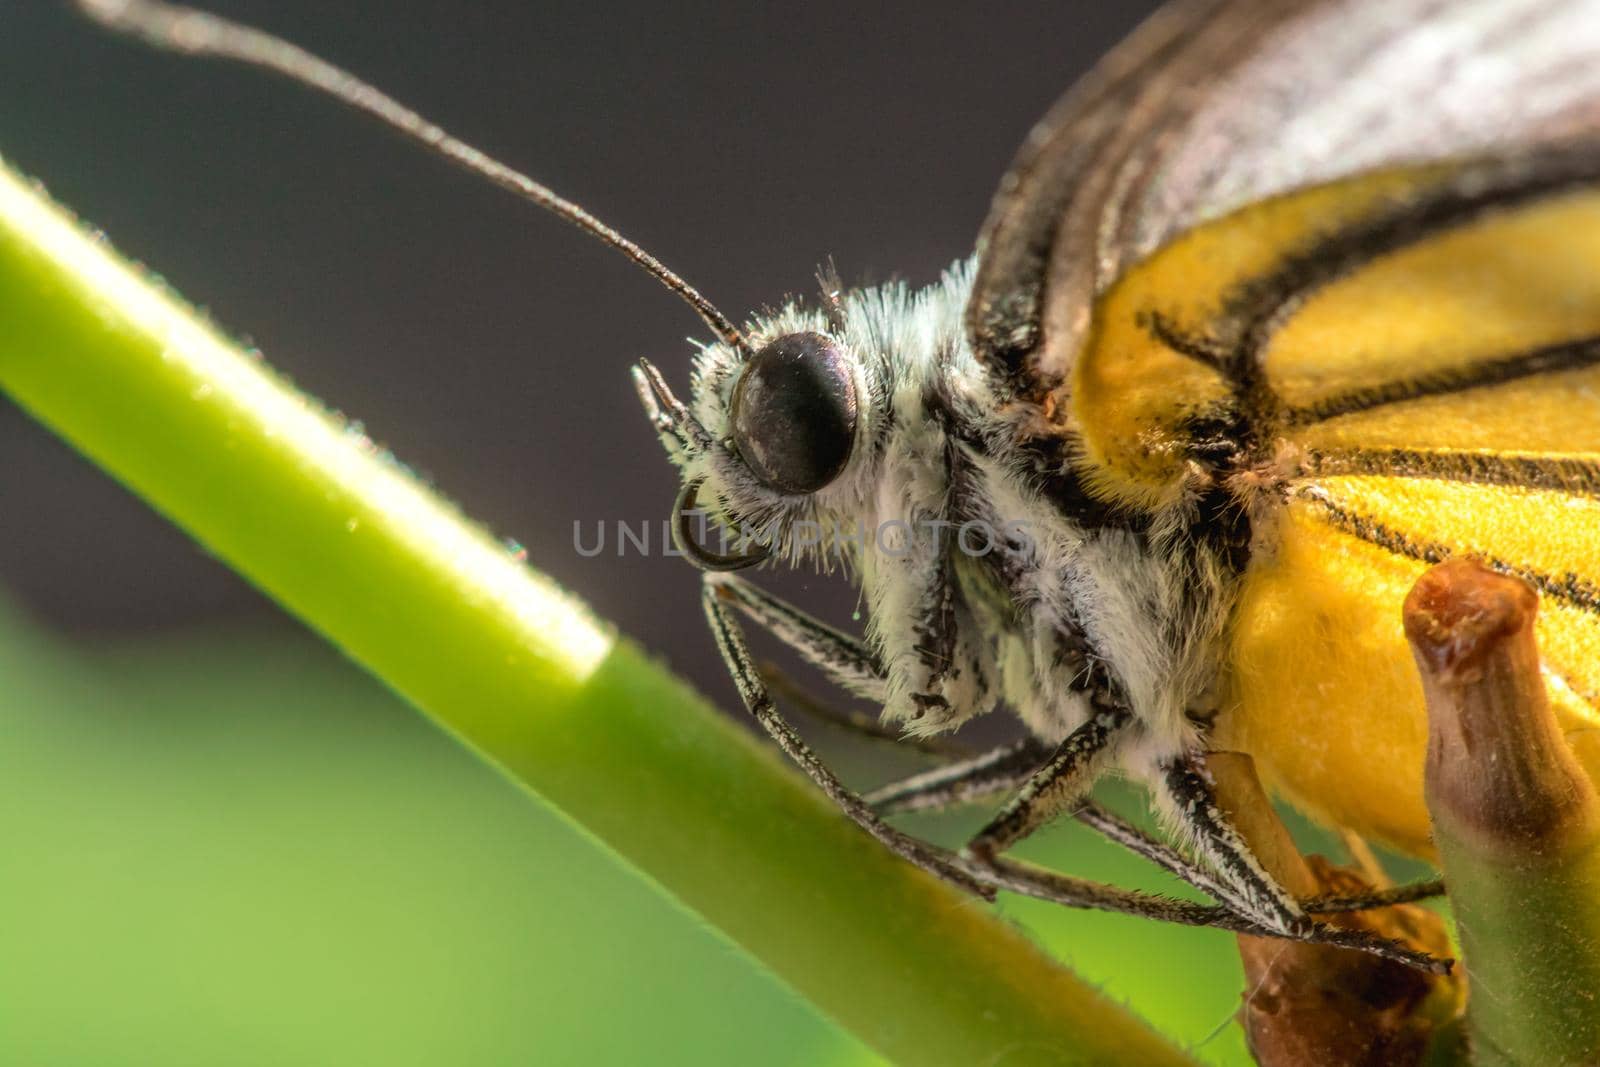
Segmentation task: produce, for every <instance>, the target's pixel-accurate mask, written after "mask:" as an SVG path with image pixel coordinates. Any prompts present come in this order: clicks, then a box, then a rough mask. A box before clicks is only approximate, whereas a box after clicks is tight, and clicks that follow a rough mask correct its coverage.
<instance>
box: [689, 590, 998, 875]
mask: <svg viewBox="0 0 1600 1067" xmlns="http://www.w3.org/2000/svg"><path fill="white" fill-rule="evenodd" d="M742 584H744V583H736V582H733V581H730V580H729V579H728V577H727V576H718V575H708V576H707V578H706V582H705V585H704V586H703V588H702V593H701V602H702V604H703V605H704V607H705V613H706V621H707V622H708V623H709V624H710V626H711V633H712V636H713V637H714V638H715V640H716V642H717V649H718V651H720V652H721V653H722V659H723V662H724V663H725V664H726V665H727V668H728V673H729V674H730V675H732V677H733V683H734V685H735V687H736V688H737V689H738V690H739V697H740V699H741V700H743V701H744V706H745V710H746V711H748V712H749V713H750V715H751V717H752V718H754V719H755V720H756V722H757V724H759V725H760V726H761V728H762V729H763V730H765V731H766V733H767V736H769V737H771V738H772V740H773V741H774V742H776V743H777V745H778V747H779V748H780V749H782V750H783V752H784V754H785V755H787V756H788V757H789V758H790V759H791V760H793V761H794V763H795V765H796V766H798V767H799V768H800V769H801V770H802V771H804V772H805V774H806V776H807V777H808V778H810V779H811V780H812V781H813V782H815V783H816V785H817V786H818V788H820V789H821V790H822V791H823V792H824V793H825V794H827V796H828V798H829V799H830V800H832V801H833V802H834V803H835V804H837V805H838V806H839V809H840V810H841V811H843V812H844V814H845V815H847V816H848V817H849V818H850V819H851V820H852V821H853V822H855V824H856V825H857V826H860V827H861V828H862V829H863V830H865V831H867V833H869V834H871V835H872V836H873V837H875V838H877V839H878V840H879V841H880V842H881V843H882V844H883V845H884V846H885V847H886V848H888V849H889V850H890V851H891V852H893V853H895V855H897V856H900V857H901V858H902V859H905V860H908V861H910V862H911V863H914V864H916V865H917V866H918V867H921V868H922V869H923V870H926V871H929V872H931V873H932V874H935V875H938V876H939V877H940V878H943V879H945V880H946V881H948V882H951V883H953V884H954V885H956V886H958V887H960V888H962V889H965V890H966V891H968V892H970V893H974V894H977V895H978V896H981V897H985V898H987V899H991V900H992V899H993V898H994V892H995V891H994V889H993V887H992V886H990V885H988V884H987V883H986V882H984V881H981V880H980V879H978V878H977V877H975V876H974V874H973V873H971V872H969V871H967V870H965V869H964V868H963V867H962V866H960V865H958V864H957V863H956V862H954V857H952V856H950V855H949V854H948V853H946V852H944V851H943V850H941V849H938V848H935V847H934V846H932V845H929V844H927V843H926V842H924V841H919V840H917V839H916V838H914V837H912V836H911V835H909V834H905V833H902V832H901V831H899V830H896V829H895V828H894V827H892V826H890V825H889V824H888V823H886V822H884V821H883V820H882V819H881V818H879V817H878V815H877V813H875V812H874V811H873V810H872V809H871V808H869V807H868V806H867V805H866V804H865V803H864V802H863V801H862V800H861V798H860V797H859V796H857V795H856V793H855V792H853V791H852V790H851V789H849V788H848V787H847V786H845V784H844V783H843V782H841V781H839V779H838V777H837V776H835V775H834V773H833V772H832V771H831V770H829V769H828V767H827V765H825V764H824V763H823V762H822V761H821V760H820V759H818V758H817V756H816V754H815V753H814V752H812V751H811V749H810V747H809V746H808V745H807V744H806V743H805V741H804V740H802V739H801V737H800V735H799V734H798V733H796V732H795V730H794V727H792V726H790V725H789V723H788V722H787V721H786V720H785V719H784V718H783V716H782V715H780V714H779V713H778V710H777V708H776V707H774V706H773V703H772V698H771V696H770V695H769V694H768V692H767V687H766V685H765V684H764V683H763V682H762V680H761V676H760V674H759V673H758V672H757V671H756V667H755V662H754V660H752V659H751V657H750V649H749V647H748V646H747V645H746V644H745V640H744V634H743V633H742V632H741V630H740V627H739V624H738V622H737V621H736V620H735V619H734V617H733V614H732V610H731V607H732V605H731V604H730V603H729V601H731V600H733V599H734V598H735V597H736V596H737V593H736V592H735V587H736V585H742Z"/></svg>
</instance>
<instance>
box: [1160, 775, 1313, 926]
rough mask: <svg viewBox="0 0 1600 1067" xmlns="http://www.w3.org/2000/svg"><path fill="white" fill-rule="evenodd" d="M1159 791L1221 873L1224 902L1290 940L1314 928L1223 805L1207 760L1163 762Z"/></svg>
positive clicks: (1199, 850) (1175, 815) (1174, 816)
mask: <svg viewBox="0 0 1600 1067" xmlns="http://www.w3.org/2000/svg"><path fill="white" fill-rule="evenodd" d="M1156 788H1157V790H1158V791H1159V792H1160V794H1161V797H1162V799H1163V800H1164V801H1165V806H1166V807H1167V809H1168V810H1169V811H1170V812H1171V814H1172V816H1173V818H1174V819H1176V820H1177V822H1178V825H1179V826H1180V827H1181V828H1182V831H1183V833H1184V834H1185V835H1186V836H1187V837H1188V838H1189V839H1190V840H1191V841H1193V843H1194V848H1195V849H1196V851H1198V852H1199V854H1200V855H1201V857H1202V858H1204V859H1205V861H1206V862H1207V863H1208V864H1210V866H1211V868H1212V870H1213V871H1215V872H1216V875H1217V878H1218V879H1219V880H1220V885H1219V886H1218V889H1219V891H1220V892H1222V893H1223V894H1224V896H1223V898H1222V899H1223V902H1224V903H1226V904H1229V905H1232V906H1233V907H1234V908H1235V909H1236V910H1238V911H1239V912H1240V913H1242V914H1244V915H1246V916H1248V917H1250V918H1251V919H1254V920H1255V921H1256V922H1258V923H1260V924H1261V925H1262V926H1264V927H1266V928H1267V929H1269V930H1272V931H1274V932H1277V933H1281V934H1283V935H1285V936H1293V935H1295V934H1296V933H1297V932H1300V931H1302V930H1304V929H1305V928H1307V927H1308V926H1310V925H1311V920H1310V919H1308V918H1307V917H1306V913H1305V911H1304V910H1303V909H1302V908H1301V907H1300V905H1299V903H1298V902H1296V900H1295V899H1294V898H1293V897H1292V896H1290V895H1289V892H1288V891H1287V890H1286V889H1284V888H1283V887H1282V886H1281V885H1279V884H1278V881H1277V879H1275V878H1273V877H1272V875H1270V874H1268V873H1267V871H1266V870H1265V869H1264V868H1263V867H1262V866H1261V863H1260V861H1259V860H1257V859H1256V857H1255V853H1254V852H1252V851H1251V849H1250V846H1249V845H1247V844H1245V842H1244V839H1243V838H1242V837H1240V836H1239V832H1238V831H1237V830H1236V829H1234V827H1233V823H1232V822H1230V821H1229V820H1228V817H1227V815H1226V814H1225V813H1224V812H1223V811H1222V809H1221V808H1220V807H1219V806H1218V804H1217V799H1216V795H1215V792H1214V791H1213V790H1212V788H1211V781H1210V778H1209V776H1208V774H1207V772H1206V769H1205V761H1204V758H1203V757H1201V756H1199V755H1188V756H1181V757H1179V758H1177V759H1175V760H1172V761H1170V762H1168V763H1165V764H1163V765H1162V766H1161V768H1160V773H1159V775H1158V777H1157V782H1156Z"/></svg>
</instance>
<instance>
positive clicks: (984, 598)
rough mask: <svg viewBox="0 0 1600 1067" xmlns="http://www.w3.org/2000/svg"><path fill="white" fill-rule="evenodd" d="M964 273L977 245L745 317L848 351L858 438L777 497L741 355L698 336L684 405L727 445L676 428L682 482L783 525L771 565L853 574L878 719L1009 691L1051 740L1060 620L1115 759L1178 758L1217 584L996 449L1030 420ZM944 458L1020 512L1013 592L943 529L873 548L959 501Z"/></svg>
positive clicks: (1079, 700) (757, 340) (935, 722)
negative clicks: (832, 468) (996, 360)
mask: <svg viewBox="0 0 1600 1067" xmlns="http://www.w3.org/2000/svg"><path fill="white" fill-rule="evenodd" d="M974 269H975V261H974V260H967V261H965V262H962V263H959V264H957V265H955V266H953V267H952V268H951V269H950V270H948V271H947V272H946V273H945V274H944V275H943V276H942V277H941V279H940V280H939V282H938V283H937V284H935V285H933V286H930V287H928V288H925V289H921V290H915V291H913V290H911V289H909V288H907V287H906V286H905V285H903V284H899V283H896V284H891V285H886V286H883V287H880V288H872V289H862V290H856V291H850V292H846V293H843V294H841V295H840V297H839V300H838V303H837V305H836V307H835V308H834V309H833V311H832V313H831V314H830V312H829V310H828V309H827V308H826V307H819V306H816V305H814V304H803V303H800V302H794V303H791V304H789V305H787V306H785V307H784V308H782V309H781V310H779V311H777V312H776V313H774V314H771V315H770V316H766V317H763V318H761V319H759V320H758V321H756V322H754V323H752V324H750V326H748V327H747V337H748V340H749V343H750V346H751V348H752V349H759V348H760V347H761V346H762V345H763V344H765V343H767V342H768V341H770V340H772V339H774V338H776V337H778V336H780V335H783V334H787V333H794V332H800V331H814V332H817V333H821V334H825V335H827V336H829V337H830V338H832V339H833V340H835V341H836V342H838V343H840V344H842V345H843V346H844V348H845V349H846V350H847V351H848V352H849V353H850V355H851V356H852V357H853V365H854V368H855V371H854V373H855V375H856V379H855V385H856V394H857V398H858V411H859V415H858V423H857V428H856V440H855V445H854V450H853V452H852V454H851V457H850V459H849V461H848V464H847V465H846V467H845V469H844V470H843V471H842V473H841V474H840V475H839V476H838V477H837V478H836V479H835V480H834V481H833V482H832V483H830V484H828V485H827V486H825V487H824V488H822V489H821V490H819V491H817V492H816V493H814V494H810V495H804V496H790V495H785V494H782V493H779V492H776V491H774V490H772V489H769V488H768V487H766V486H764V485H761V484H760V483H759V482H757V481H755V479H753V478H752V477H751V476H750V475H749V473H748V471H747V470H745V469H744V467H743V465H742V463H740V461H739V459H738V456H737V454H736V452H735V451H734V450H733V448H732V442H731V439H730V437H729V435H730V406H731V400H732V394H733V389H734V386H735V384H736V382H737V379H738V375H739V371H740V368H741V366H742V357H741V356H740V354H739V353H738V352H736V351H735V350H734V349H732V348H731V347H730V346H728V345H725V344H720V343H719V344H711V345H707V346H705V347H703V348H702V349H701V351H700V353H699V355H698V357H697V359H696V361H695V369H694V376H693V384H692V389H693V399H692V401H691V402H690V408H691V410H692V412H693V414H694V415H695V416H696V418H698V419H699V421H700V422H701V424H702V425H703V426H704V427H705V429H706V430H707V432H708V434H709V435H710V437H711V438H712V439H714V440H715V441H717V442H718V443H719V446H718V447H715V448H712V449H708V450H706V451H703V452H695V453H689V452H685V451H684V450H683V449H682V448H676V447H672V446H671V445H670V443H669V448H670V450H671V451H672V452H673V458H674V460H675V462H677V463H678V465H679V466H680V467H681V468H682V473H683V476H684V478H685V479H686V480H690V479H695V480H699V481H701V482H702V483H703V491H702V493H701V497H700V499H701V502H702V505H703V506H704V507H706V508H707V510H709V511H710V512H711V513H712V514H714V515H715V516H717V517H718V518H719V519H720V520H723V521H725V522H727V523H730V524H732V525H734V526H737V527H743V528H750V527H753V528H755V529H758V530H776V531H778V533H779V536H778V538H777V541H776V542H775V551H774V552H773V554H772V559H773V560H774V561H777V560H782V561H786V562H788V563H790V564H791V565H793V564H798V563H802V562H811V563H813V564H815V565H818V566H820V567H821V568H823V569H824V570H831V569H832V568H833V567H834V566H836V565H837V566H842V568H843V569H844V570H845V571H846V572H847V573H848V574H849V575H850V576H851V577H852V578H853V579H854V580H855V581H857V582H859V584H860V585H861V588H862V593H863V599H864V602H865V604H866V607H867V611H868V626H867V639H868V641H869V643H870V644H871V646H872V648H873V649H874V651H875V652H876V653H877V655H878V656H879V658H880V660H881V662H882V663H883V665H884V668H885V670H886V673H887V679H888V684H887V700H886V703H885V707H884V711H883V714H884V717H885V719H886V720H887V721H891V722H897V723H899V724H901V725H902V726H903V728H904V729H905V730H906V731H907V732H908V733H911V734H919V735H921V734H932V733H939V732H943V731H947V730H952V729H955V728H956V727H958V726H960V725H961V724H962V723H963V722H965V721H967V720H969V719H971V718H972V717H974V716H976V715H978V714H981V713H982V712H985V711H988V710H990V709H991V708H992V707H994V706H995V704H996V702H997V701H999V700H1002V699H1003V700H1004V701H1005V702H1006V703H1008V704H1009V705H1010V706H1011V707H1012V708H1013V709H1014V710H1015V711H1016V712H1017V714H1018V715H1019V716H1020V717H1021V718H1022V719H1023V721H1024V722H1025V723H1026V724H1027V725H1028V727H1029V728H1030V729H1031V730H1032V731H1033V732H1034V733H1035V734H1037V735H1039V736H1040V737H1042V738H1044V739H1046V740H1050V741H1054V740H1058V739H1060V738H1062V737H1064V736H1065V735H1066V734H1067V733H1069V732H1070V731H1071V730H1072V729H1073V728H1074V727H1076V726H1077V725H1079V724H1080V723H1081V722H1082V721H1083V719H1084V716H1085V703H1084V699H1083V697H1082V696H1080V695H1078V694H1077V693H1075V692H1074V691H1073V685H1072V683H1073V681H1074V680H1075V677H1076V673H1075V672H1081V670H1082V663H1081V661H1079V660H1076V659H1074V658H1073V657H1071V656H1067V657H1065V658H1064V657H1063V653H1062V648H1061V647H1060V634H1061V633H1062V632H1064V631H1072V630H1076V631H1081V632H1082V634H1083V635H1085V636H1086V637H1087V639H1088V643H1089V645H1090V646H1092V653H1091V654H1092V656H1093V657H1095V658H1096V659H1098V660H1100V661H1101V662H1103V663H1104V664H1105V665H1106V666H1107V667H1108V668H1109V669H1110V671H1111V673H1112V674H1113V675H1114V676H1115V678H1116V679H1117V682H1118V684H1119V685H1120V687H1121V689H1122V692H1123V695H1124V697H1125V699H1126V701H1127V703H1128V706H1129V707H1130V709H1131V710H1132V711H1133V712H1134V715H1135V718H1136V720H1137V722H1138V723H1139V729H1140V730H1141V732H1142V733H1143V734H1144V735H1145V736H1144V737H1143V738H1142V739H1141V740H1139V741H1137V742H1136V743H1135V744H1133V745H1131V746H1129V748H1128V750H1127V751H1126V753H1125V756H1124V760H1125V762H1134V763H1138V764H1144V763H1146V761H1147V760H1155V759H1160V758H1162V757H1164V756H1170V755H1173V754H1175V753H1176V752H1178V751H1180V750H1181V749H1183V748H1184V747H1187V746H1189V745H1191V744H1193V742H1194V740H1195V727H1194V725H1193V724H1192V723H1191V721H1190V718H1189V715H1188V713H1189V712H1190V710H1191V707H1192V705H1193V704H1194V703H1195V701H1196V700H1197V699H1199V698H1200V696H1201V694H1203V693H1204V692H1205V690H1206V689H1207V688H1208V687H1209V686H1210V684H1211V681H1212V674H1213V672H1214V664H1215V662H1216V659H1217V653H1216V645H1217V642H1218V641H1219V640H1220V634H1221V630H1222V626H1223V619H1224V617H1225V615H1226V601H1227V597H1226V595H1225V593H1224V592H1222V591H1221V590H1223V589H1224V588H1225V587H1226V585H1227V581H1226V579H1225V577H1223V576H1221V575H1218V574H1213V573H1206V572H1207V571H1208V569H1209V565H1208V564H1207V563H1206V562H1205V561H1204V560H1200V559H1197V558H1195V557H1193V556H1190V555H1188V554H1185V553H1182V552H1180V551H1177V550H1175V549H1174V548H1173V546H1171V545H1164V544H1163V543H1162V537H1161V536H1160V535H1159V533H1158V534H1156V535H1154V536H1152V535H1149V534H1145V535H1135V534H1132V533H1129V532H1127V531H1125V530H1106V529H1101V530H1088V529H1085V528H1083V527H1082V526H1079V525H1076V524H1074V523H1073V522H1072V521H1070V520H1069V519H1068V518H1067V517H1066V516H1064V515H1063V514H1062V513H1061V511H1060V510H1059V509H1058V508H1056V507H1055V506H1054V505H1052V503H1051V502H1050V501H1049V500H1048V499H1046V498H1045V497H1044V496H1042V495H1041V493H1040V492H1038V491H1037V486H1036V483H1037V482H1038V471H1037V469H1035V468H1030V467H1028V466H1027V465H1026V464H1024V463H1023V462H1022V459H1021V457H1019V456H1018V455H1015V454H1013V450H1012V449H1011V448H1010V447H1009V445H1008V442H1009V441H1010V440H1011V439H1013V438H1015V437H1016V436H1017V435H1018V433H1019V424H1020V421H1021V420H1022V418H1024V416H1022V415H1019V414H1017V413H1015V412H1014V411H1012V410H1011V409H1010V408H1008V406H1007V405H1005V404H1003V403H1001V402H1000V401H998V400H997V399H995V397H996V393H995V391H994V390H992V389H991V387H990V383H989V381H988V379H987V377H986V372H985V370H984V368H983V367H982V366H981V365H980V364H979V363H978V361H977V360H976V359H975V358H974V356H973V354H972V352H971V350H970V349H969V347H968V343H967V340H966V335H965V330H964V328H963V311H964V309H965V306H966V303H967V297H968V294H969V291H970V289H971V285H972V278H973V273H974ZM952 417H955V418H957V419H959V421H960V423H961V425H962V427H963V429H964V433H963V435H962V437H963V439H961V440H958V439H957V438H956V436H954V435H953V434H952V432H951V426H950V420H951V418H952ZM1028 417H1031V416H1028ZM974 442H979V443H977V444H975V443H974ZM952 462H955V463H956V464H958V465H959V466H960V467H961V469H962V470H963V472H964V473H963V476H962V477H963V480H962V482H961V488H962V489H963V491H964V493H965V494H966V495H969V496H975V497H976V498H977V501H978V506H981V507H983V508H986V509H988V511H989V512H990V513H991V514H992V515H993V516H995V517H996V518H997V519H999V520H1000V521H1001V522H1017V523H1022V524H1024V525H1025V527H1026V530H1027V535H1028V537H1027V540H1028V541H1029V542H1030V544H1029V545H1028V546H1027V547H1026V550H1025V551H1024V550H1022V549H1020V548H1019V549H1018V550H1017V552H1016V553H1015V554H1014V558H1015V559H1017V560H1021V561H1022V562H1023V564H1024V565H1023V566H1021V567H1020V569H1019V570H1018V572H1017V573H1016V574H1014V575H1012V577H1011V580H1010V586H1009V587H1008V588H1007V587H1003V583H1001V581H1000V580H999V579H998V578H997V577H996V575H995V573H994V571H995V567H994V566H993V564H994V562H995V561H994V560H989V561H988V562H985V559H984V558H979V557H976V556H968V555H966V554H964V553H952V552H950V551H949V543H948V541H947V540H946V541H945V543H944V544H943V546H942V550H941V547H940V546H936V545H927V544H922V543H920V542H921V541H922V540H926V538H920V539H919V538H916V537H913V538H912V539H911V540H910V542H909V549H908V550H907V551H906V552H905V554H904V555H895V554H890V553H886V552H884V551H882V550H881V549H880V548H879V546H878V545H877V543H876V541H877V538H878V537H879V535H880V531H881V532H882V536H883V537H884V538H885V539H886V540H888V541H890V542H892V541H893V540H894V537H895V535H896V533H897V532H898V527H897V526H896V525H895V524H907V525H908V526H909V527H910V528H911V529H913V530H920V529H925V528H926V524H927V523H928V522H930V521H931V522H935V523H937V522H938V521H941V520H948V519H950V518H951V517H953V516H956V515H957V514H958V513H963V512H962V509H963V508H966V509H967V510H969V511H970V510H971V507H972V506H973V503H972V502H971V501H967V502H966V503H965V504H963V502H962V501H958V500H956V499H953V497H954V496H955V490H956V489H957V488H958V486H957V485H956V484H955V483H954V480H953V479H952V477H951V465H952ZM808 523H809V524H815V526H814V527H809V526H806V525H805V524H808ZM797 530H803V531H804V532H805V533H806V535H807V536H806V537H803V538H802V537H798V536H796V531H797ZM813 531H815V532H816V533H815V534H814V533H813ZM840 531H857V532H860V531H865V532H866V534H867V535H868V537H869V538H870V539H871V540H872V542H873V543H872V544H871V545H870V547H863V545H862V544H861V543H858V540H859V539H857V540H852V539H851V538H850V537H848V536H847V537H844V538H840V537H839V536H837V535H838V534H839V532H840ZM816 534H820V538H819V537H817V536H816ZM1013 547H1015V546H1013ZM941 588H942V589H943V593H942V594H940V595H941V596H943V597H945V598H948V603H929V602H928V601H929V596H930V590H939V589H941ZM1196 589H1200V590H1201V591H1202V592H1201V595H1200V596H1198V597H1197V596H1196V595H1195V590H1196ZM1207 590H1213V591H1215V592H1214V595H1213V593H1212V592H1207ZM935 599H937V598H935ZM941 610H943V611H947V612H948V613H949V616H950V618H951V619H953V622H954V626H953V630H954V640H953V641H952V643H951V647H950V648H948V649H945V650H943V654H942V655H941V656H937V657H934V658H935V659H936V661H937V662H936V663H935V664H934V665H933V666H930V664H929V662H928V659H929V656H928V654H927V649H926V647H925V643H922V644H919V642H922V640H923V638H924V637H925V636H926V634H925V633H923V632H921V631H919V622H920V621H922V620H925V619H926V618H928V617H929V612H930V611H941ZM940 663H942V664H943V665H944V667H945V668H947V669H944V670H940V669H939V664H940ZM1080 688H1081V687H1080Z"/></svg>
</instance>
